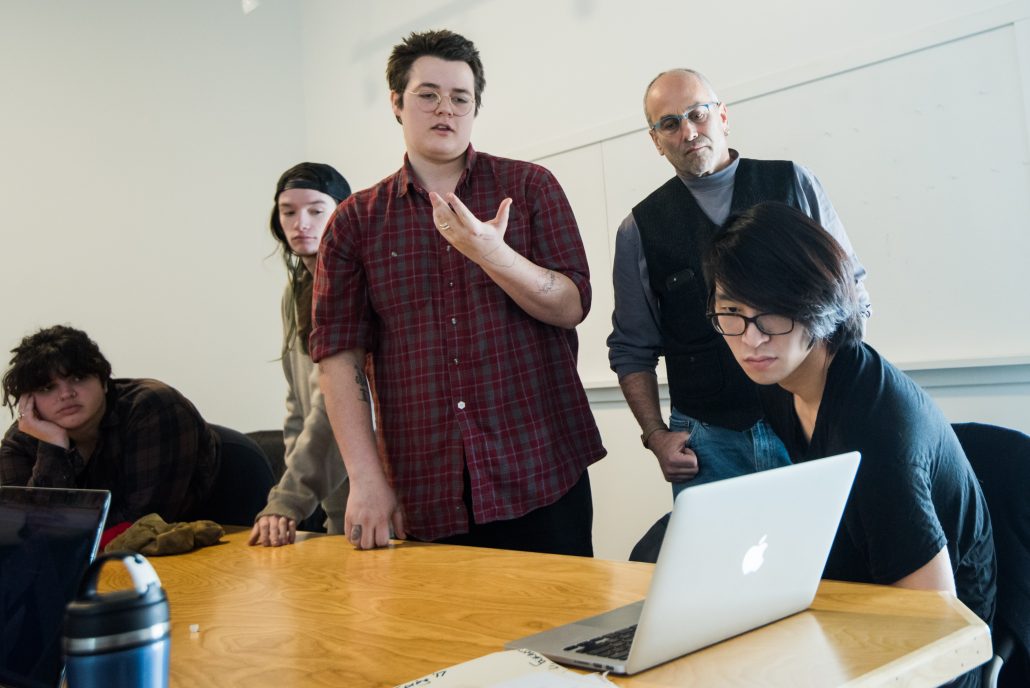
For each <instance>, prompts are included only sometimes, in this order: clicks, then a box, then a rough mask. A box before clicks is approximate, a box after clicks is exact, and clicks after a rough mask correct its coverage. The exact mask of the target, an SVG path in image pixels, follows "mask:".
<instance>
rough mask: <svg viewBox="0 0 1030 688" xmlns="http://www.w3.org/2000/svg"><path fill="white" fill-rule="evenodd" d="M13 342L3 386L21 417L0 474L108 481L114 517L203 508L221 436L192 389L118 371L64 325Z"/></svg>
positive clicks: (24, 480)
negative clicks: (121, 375)
mask: <svg viewBox="0 0 1030 688" xmlns="http://www.w3.org/2000/svg"><path fill="white" fill-rule="evenodd" d="M11 352H12V353H13V354H14V356H13V357H12V358H11V363H10V367H9V368H8V369H7V372H6V373H4V377H3V395H4V403H5V404H6V405H7V406H9V407H11V408H12V409H14V408H15V407H17V416H18V418H17V420H16V421H15V423H14V424H13V425H12V426H11V427H10V429H8V431H7V434H6V435H5V436H4V438H3V442H2V443H0V484H3V485H28V486H33V487H71V488H89V489H102V490H110V491H111V509H110V511H109V512H108V517H107V523H108V525H109V526H110V525H113V524H121V523H125V522H129V523H131V522H133V521H136V520H137V519H139V518H140V517H142V516H145V515H147V514H150V513H157V514H159V515H160V516H161V518H163V519H164V520H165V521H167V522H169V523H172V522H176V521H189V520H193V519H195V518H197V517H198V512H199V510H200V509H202V508H203V507H204V506H205V501H206V499H207V497H208V495H209V493H210V492H211V488H212V486H213V485H214V483H215V479H216V478H217V476H218V470H219V467H220V465H221V442H220V440H219V438H218V435H217V434H216V432H215V431H214V430H213V429H212V428H211V427H210V426H209V425H208V424H207V423H206V422H205V421H204V419H203V418H202V417H201V416H200V413H198V412H197V409H196V408H195V407H194V406H193V404H192V403H190V401H189V400H188V399H187V398H186V397H184V396H183V395H182V394H180V393H179V392H178V391H176V390H175V389H173V388H171V387H169V386H168V385H166V384H164V383H163V382H159V381H157V380H150V379H145V378H141V379H129V378H113V377H111V364H110V363H108V361H107V359H106V358H105V357H104V355H103V354H102V353H101V352H100V348H99V347H98V346H97V344H96V342H94V341H93V340H92V339H90V338H89V336H88V335H87V334H86V333H85V332H83V331H82V330H77V329H75V328H73V327H68V326H66V325H55V326H53V327H47V328H44V329H42V330H39V331H38V332H36V333H34V334H31V335H29V336H27V337H25V338H24V339H22V340H21V343H20V344H19V345H18V346H16V347H15V348H14V349H12V351H11Z"/></svg>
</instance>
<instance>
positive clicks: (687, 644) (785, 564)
mask: <svg viewBox="0 0 1030 688" xmlns="http://www.w3.org/2000/svg"><path fill="white" fill-rule="evenodd" d="M858 463H859V455H858V453H857V452H852V453H850V454H842V455H840V456H834V457H830V458H826V459H819V460H815V461H807V462H805V463H800V464H796V465H793V466H786V467H783V468H776V469H772V470H769V471H763V472H761V473H755V474H753V475H747V476H743V477H740V478H732V479H729V480H722V481H719V482H714V483H708V484H705V485H698V486H697V487H691V488H689V489H686V490H684V491H683V492H681V493H680V495H679V496H678V497H677V498H676V503H675V505H674V506H673V511H672V518H671V519H670V520H669V527H668V530H667V531H666V533H665V539H664V540H663V541H662V549H661V553H660V554H659V556H658V562H657V563H656V564H655V570H654V575H653V576H652V578H651V587H650V588H649V589H648V593H647V598H646V599H644V600H641V601H640V602H634V603H633V604H630V605H627V606H625V607H620V608H618V609H615V610H612V611H610V612H607V613H605V614H601V615H599V616H594V617H590V618H587V619H582V620H580V621H576V622H573V623H570V624H567V625H564V626H559V627H557V628H553V629H551V630H548V631H544V632H542V633H537V634H536V635H531V636H528V637H525V638H520V639H519V640H513V641H511V642H509V643H508V644H507V645H505V647H507V648H509V649H514V648H523V647H524V648H529V649H531V650H536V651H537V652H539V653H540V654H543V655H546V656H547V657H550V658H551V659H553V660H555V661H557V662H562V663H565V664H571V665H574V666H580V667H585V668H587V669H595V670H602V671H611V672H613V673H618V674H633V673H636V672H638V671H643V670H644V669H650V668H651V667H653V666H655V665H658V664H661V663H662V662H667V661H669V660H670V659H675V658H677V657H680V656H682V655H685V654H687V653H688V652H693V651H694V650H697V649H700V648H702V647H706V646H708V645H711V644H713V643H717V642H719V641H720V640H725V639H726V638H729V637H732V636H734V635H738V634H740V633H743V632H745V631H749V630H751V629H753V628H757V627H758V626H762V625H764V624H767V623H770V622H772V621H776V620H777V619H781V618H783V617H785V616H788V615H790V614H794V613H795V612H799V611H801V610H803V609H805V608H806V607H808V605H810V604H811V603H812V600H813V598H814V597H815V593H816V588H817V587H818V586H819V580H820V578H821V576H822V572H823V567H824V566H825V565H826V558H827V556H828V555H829V552H830V546H831V545H832V544H833V539H834V536H835V535H836V532H837V526H838V524H839V523H840V518H841V515H842V514H843V511H844V504H845V503H846V502H847V499H848V494H849V493H850V491H851V483H852V481H853V480H854V478H855V472H856V471H857V470H858ZM613 655H614V656H613Z"/></svg>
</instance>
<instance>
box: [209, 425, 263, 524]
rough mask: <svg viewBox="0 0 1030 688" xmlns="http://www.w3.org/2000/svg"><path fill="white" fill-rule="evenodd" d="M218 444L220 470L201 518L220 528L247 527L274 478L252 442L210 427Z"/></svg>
mask: <svg viewBox="0 0 1030 688" xmlns="http://www.w3.org/2000/svg"><path fill="white" fill-rule="evenodd" d="M211 429H212V430H214V431H215V432H216V433H217V434H218V437H219V438H220V439H221V441H222V455H221V456H222V466H221V468H219V470H218V478H217V479H216V480H215V484H214V487H213V488H212V489H211V494H210V495H209V496H208V499H207V507H206V508H205V509H204V510H203V513H202V515H201V518H207V519H211V520H212V521H215V522H216V523H219V524H221V525H234V526H247V527H250V526H252V525H253V524H254V517H255V516H257V514H258V512H259V511H261V510H262V509H263V508H265V503H266V502H267V500H268V491H269V490H271V489H272V486H273V485H275V475H274V474H273V472H272V466H271V464H270V463H269V461H268V457H267V456H265V453H264V452H263V451H262V450H261V447H259V446H258V445H257V444H256V443H255V442H254V440H252V439H250V438H249V437H247V436H246V435H244V434H243V433H241V432H237V431H236V430H233V429H231V428H227V427H224V426H221V425H213V424H212V425H211Z"/></svg>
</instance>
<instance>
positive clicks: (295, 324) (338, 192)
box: [270, 162, 350, 356]
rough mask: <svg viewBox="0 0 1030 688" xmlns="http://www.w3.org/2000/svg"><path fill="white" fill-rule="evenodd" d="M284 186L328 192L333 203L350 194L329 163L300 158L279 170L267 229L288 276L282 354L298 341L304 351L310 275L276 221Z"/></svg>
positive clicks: (309, 329) (308, 319)
mask: <svg viewBox="0 0 1030 688" xmlns="http://www.w3.org/2000/svg"><path fill="white" fill-rule="evenodd" d="M287 189H313V190H315V191H320V192H322V193H324V194H326V195H328V196H331V197H332V198H333V200H335V201H336V202H337V203H340V202H341V201H343V199H345V198H347V197H348V196H350V185H349V184H348V183H347V180H346V179H344V178H343V175H342V174H340V173H339V172H337V171H336V169H335V168H334V167H332V166H331V165H326V164H324V163H319V162H302V163H300V164H299V165H294V166H293V167H291V168H290V169H288V170H286V171H285V172H283V173H282V176H280V177H279V183H278V184H276V186H275V197H274V201H275V203H274V205H273V206H272V219H271V222H270V229H271V231H272V236H273V237H274V238H275V240H276V241H278V242H279V247H280V249H281V250H282V254H283V262H284V263H285V264H286V273H287V275H288V276H289V280H290V295H291V298H290V299H289V302H288V304H287V310H286V336H285V337H284V338H283V350H282V355H283V356H285V355H286V354H287V352H288V351H289V350H290V349H292V348H293V347H294V345H295V344H299V345H300V350H301V351H303V352H304V353H305V354H306V353H308V335H310V334H311V293H312V287H313V283H314V277H313V276H312V275H311V273H310V272H308V269H307V268H306V267H305V266H304V262H303V261H302V260H301V258H300V256H298V255H297V254H296V253H294V252H293V251H292V250H291V249H290V242H289V241H287V239H286V232H285V231H284V230H283V226H282V223H281V222H280V221H279V194H281V193H282V192H283V191H286V190H287Z"/></svg>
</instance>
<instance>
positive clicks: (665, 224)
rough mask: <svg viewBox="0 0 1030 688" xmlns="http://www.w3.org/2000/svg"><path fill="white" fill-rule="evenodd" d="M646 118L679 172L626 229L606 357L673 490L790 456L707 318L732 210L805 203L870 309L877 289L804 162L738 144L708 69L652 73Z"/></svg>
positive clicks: (621, 234) (621, 235) (619, 241)
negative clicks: (665, 405)
mask: <svg viewBox="0 0 1030 688" xmlns="http://www.w3.org/2000/svg"><path fill="white" fill-rule="evenodd" d="M644 115H645V117H646V118H647V123H648V133H649V134H650V136H651V140H652V141H653V142H654V145H655V148H656V149H657V150H658V154H659V155H662V156H664V157H665V158H666V160H668V161H669V164H671V165H672V167H673V169H674V170H675V171H676V175H675V176H674V177H673V178H672V179H670V180H669V181H668V182H666V183H665V184H663V185H662V186H661V187H659V188H658V189H657V190H655V191H654V192H653V193H651V194H650V195H649V196H648V197H647V198H645V199H644V200H642V201H641V202H640V203H639V204H637V205H636V206H635V207H634V208H633V211H632V212H631V213H630V215H629V216H628V217H627V218H626V219H625V220H624V221H623V222H622V225H621V226H620V227H619V231H618V236H617V238H616V244H615V269H614V282H615V312H614V313H613V314H612V326H613V330H612V334H611V335H610V336H609V337H608V350H609V353H608V357H609V362H610V364H611V367H612V370H614V371H615V372H616V374H618V376H619V384H620V386H621V387H622V392H623V394H624V395H625V397H626V401H627V403H628V404H629V406H630V409H631V410H632V411H633V415H634V416H635V417H636V419H637V422H638V423H639V424H640V428H641V430H642V434H641V436H640V439H641V441H642V442H643V445H644V447H645V448H647V449H649V450H650V451H651V452H653V453H654V455H655V456H656V457H657V459H658V463H659V465H660V466H661V469H662V473H663V474H664V476H665V479H666V480H668V481H669V482H671V483H672V484H673V485H672V487H673V496H674V497H675V495H676V494H678V493H679V491H680V490H682V489H683V488H685V487H688V486H690V485H694V484H700V483H705V482H711V481H714V480H721V479H723V478H729V477H733V476H736V475H743V474H746V473H752V472H755V471H758V470H764V469H766V468H774V467H776V466H779V465H783V464H786V463H788V462H789V459H788V458H787V453H786V450H785V449H784V447H783V444H782V442H780V440H779V439H778V438H777V437H776V435H775V434H774V433H773V432H772V431H771V430H770V429H769V427H768V426H767V425H766V424H765V423H764V422H763V421H762V414H761V410H760V406H759V403H758V398H757V394H756V390H755V384H754V383H753V382H751V381H750V380H749V379H748V378H747V376H746V375H744V373H743V371H741V369H740V367H739V366H738V365H737V363H736V361H735V360H734V358H733V355H732V354H731V353H730V351H729V349H728V348H727V347H726V344H725V342H724V341H723V339H722V337H721V336H719V334H718V333H717V332H716V330H715V329H713V327H712V323H711V322H710V321H709V319H708V318H707V315H706V302H707V298H708V294H707V291H706V289H705V285H704V278H703V276H702V271H701V261H702V257H703V255H704V252H705V249H706V247H707V246H708V244H709V242H710V241H711V239H712V238H713V237H714V236H716V235H717V234H718V233H719V232H720V229H721V227H722V226H723V224H724V223H725V222H726V221H727V218H729V217H730V215H731V214H737V213H740V212H743V211H745V210H747V209H748V208H749V207H751V206H753V205H754V204H756V203H759V202H761V201H781V202H784V203H787V204H789V205H791V206H793V207H795V208H798V209H799V210H801V211H803V212H804V213H806V214H807V215H809V216H810V217H812V218H813V219H814V220H816V221H817V222H819V223H820V224H821V225H822V226H824V227H825V228H826V229H827V231H829V233H830V234H832V235H833V237H834V238H835V239H836V240H837V241H838V242H839V243H840V245H841V246H842V247H843V248H844V250H845V251H846V252H847V253H848V254H849V255H851V258H852V260H853V262H854V267H855V281H856V283H857V285H858V289H859V293H860V298H861V303H862V304H863V308H864V310H865V312H866V314H867V315H868V313H869V298H868V294H867V293H866V291H865V289H864V287H863V285H862V281H863V280H864V278H865V269H864V268H863V267H862V265H861V263H859V262H858V260H857V259H855V257H854V252H853V251H852V248H851V244H850V242H849V240H848V237H847V235H846V234H845V232H844V227H843V226H842V225H841V222H840V219H839V218H838V217H837V212H836V211H835V210H834V209H833V205H832V204H831V203H830V200H829V198H828V197H827V196H826V193H825V191H823V188H822V186H821V185H820V184H819V181H818V180H817V179H816V178H815V176H814V175H813V174H812V173H811V172H810V171H809V170H808V169H806V168H805V167H803V166H801V165H798V164H797V163H794V162H790V161H778V160H777V161H773V160H769V161H763V160H750V159H747V158H741V157H740V156H739V154H738V153H737V151H735V150H733V149H731V148H730V147H729V145H728V141H727V137H728V135H729V116H728V112H727V108H726V104H725V103H723V102H722V101H721V100H720V99H719V97H718V95H716V93H715V89H714V88H712V85H711V84H710V83H709V81H708V79H707V78H706V77H705V76H704V75H703V74H701V73H700V72H697V71H694V70H692V69H672V70H669V71H666V72H662V73H661V74H659V75H658V76H656V77H655V78H654V79H653V80H652V81H651V83H650V84H648V86H647V89H646V91H645V92H644ZM762 325H763V326H765V325H767V323H764V322H763V323H762ZM772 325H773V326H775V323H773V324H772ZM660 356H664V357H665V363H666V369H667V371H668V381H669V396H670V398H671V406H672V408H671V413H670V418H669V423H668V425H667V424H666V423H665V420H664V418H663V416H662V410H661V406H660V403H659V398H658V379H657V375H656V372H655V371H656V367H657V364H658V359H659V357H660Z"/></svg>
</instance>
